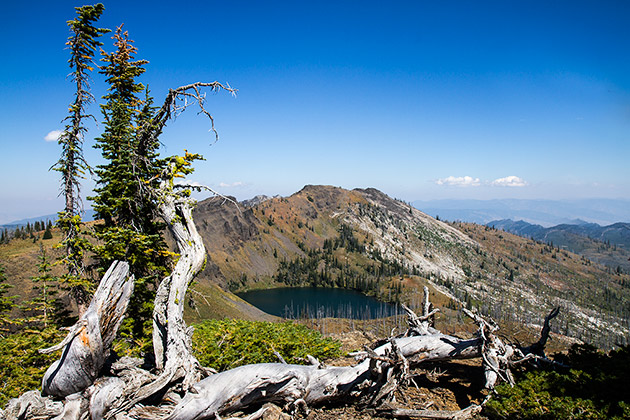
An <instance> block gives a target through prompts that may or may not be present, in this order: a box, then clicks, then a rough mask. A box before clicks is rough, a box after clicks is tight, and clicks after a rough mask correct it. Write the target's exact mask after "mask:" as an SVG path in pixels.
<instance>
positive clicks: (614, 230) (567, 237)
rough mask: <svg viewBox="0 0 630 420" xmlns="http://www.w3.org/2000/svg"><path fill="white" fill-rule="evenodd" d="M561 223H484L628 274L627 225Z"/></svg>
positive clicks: (629, 238)
mask: <svg viewBox="0 0 630 420" xmlns="http://www.w3.org/2000/svg"><path fill="white" fill-rule="evenodd" d="M580 222H581V223H579V224H561V225H557V226H552V227H548V228H545V227H543V226H540V225H534V224H530V223H527V222H524V221H522V220H518V221H513V220H509V219H508V220H495V221H492V222H489V223H487V224H486V225H487V226H492V227H494V228H495V229H500V230H504V231H506V232H510V233H513V234H515V235H519V236H524V237H527V238H533V239H535V240H537V241H541V242H545V243H553V245H554V246H556V247H559V248H563V249H566V250H568V251H571V252H575V253H576V254H580V255H584V256H585V257H587V258H588V259H590V260H591V261H595V262H598V263H600V264H604V265H606V266H609V267H611V268H613V269H614V268H616V267H621V268H622V269H624V271H630V223H614V224H611V225H608V226H600V225H598V224H597V223H585V222H583V221H580Z"/></svg>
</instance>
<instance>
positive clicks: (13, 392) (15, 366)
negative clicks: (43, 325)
mask: <svg viewBox="0 0 630 420" xmlns="http://www.w3.org/2000/svg"><path fill="white" fill-rule="evenodd" d="M65 336H66V333H65V332H63V331H59V330H57V329H56V328H48V329H46V330H43V331H28V332H21V333H17V334H12V335H9V336H8V337H2V338H0V378H2V380H0V407H4V406H5V405H6V403H7V402H8V401H9V400H10V399H11V398H16V397H18V396H20V395H21V394H23V393H24V392H26V391H30V390H33V389H41V383H42V377H43V376H44V373H45V372H46V369H48V366H50V365H51V364H52V363H53V362H54V361H55V360H57V359H58V358H59V355H60V352H59V351H57V352H54V353H51V354H40V353H39V352H38V351H37V350H39V349H43V348H46V347H51V346H53V345H55V344H58V343H60V342H61V341H62V340H63V339H64V337H65Z"/></svg>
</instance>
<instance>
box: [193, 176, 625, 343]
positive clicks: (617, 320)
mask: <svg viewBox="0 0 630 420" xmlns="http://www.w3.org/2000/svg"><path fill="white" fill-rule="evenodd" d="M221 202H222V201H221V200H220V199H209V200H205V201H204V202H201V203H199V206H198V207H197V209H196V210H195V214H194V216H195V220H196V223H197V225H198V226H199V230H200V234H201V235H202V237H204V242H205V243H206V246H207V248H208V254H209V256H210V258H209V263H208V265H207V267H206V270H207V271H206V272H204V274H203V276H205V278H207V279H208V281H216V282H218V283H219V284H221V285H222V287H225V288H228V289H231V290H243V289H247V288H252V287H270V286H274V285H279V283H282V282H287V281H288V282H292V283H290V284H291V285H300V284H311V283H313V284H322V285H324V284H326V285H327V284H332V285H335V286H336V287H363V285H364V284H367V285H368V286H369V287H368V288H367V289H365V290H367V291H368V292H369V293H375V294H377V295H378V294H379V293H380V294H381V297H383V296H385V297H386V296H388V295H389V296H402V297H403V298H415V297H414V296H412V292H411V291H410V290H411V289H405V288H404V287H403V286H405V285H409V284H416V285H417V284H418V283H417V282H415V280H413V279H418V280H419V281H422V282H427V281H428V282H430V283H431V284H432V285H433V286H434V287H435V289H436V290H440V291H441V292H443V293H444V294H445V295H447V296H451V297H452V298H456V299H457V300H458V301H460V302H462V303H463V304H465V305H467V306H469V307H476V308H478V309H479V310H481V311H482V312H484V313H486V314H489V315H491V316H493V317H495V318H497V319H512V320H514V321H518V322H521V323H523V322H524V323H531V322H534V320H537V319H538V318H539V316H540V315H539V314H540V313H541V312H545V311H547V310H549V309H550V308H551V307H553V306H562V307H563V308H564V315H563V318H562V321H561V325H562V327H561V328H562V331H563V332H564V333H567V334H569V335H572V336H574V337H578V338H580V337H581V338H585V337H586V338H588V337H596V340H598V342H599V343H604V344H605V345H607V346H609V345H611V343H614V342H616V341H618V340H622V341H623V340H624V339H625V338H624V337H627V335H628V326H627V319H628V308H627V307H626V306H627V305H625V304H624V303H623V302H624V301H627V300H628V298H630V291H629V290H628V286H630V279H629V278H628V276H626V275H623V274H618V273H611V272H608V271H606V269H605V267H603V266H600V265H598V264H596V263H593V262H591V261H589V260H587V259H585V258H584V257H581V256H579V255H576V254H573V253H570V252H568V251H566V250H563V249H559V248H555V247H551V246H549V245H548V244H541V243H537V242H534V241H531V240H529V239H525V238H521V237H518V236H515V235H512V234H510V233H506V232H503V231H499V230H496V229H492V228H489V227H487V226H481V225H475V224H469V223H446V222H444V221H440V220H436V219H434V218H432V217H430V216H428V215H427V214H425V213H423V212H421V211H420V210H418V209H415V208H414V207H413V206H411V205H410V204H409V203H405V202H402V201H400V200H395V199H393V198H390V197H389V196H387V195H386V194H384V193H382V192H381V191H378V190H376V189H373V188H365V189H360V188H359V189H354V190H344V189H341V188H338V187H332V186H315V185H307V186H305V187H304V188H302V189H301V190H300V191H298V192H296V193H294V194H292V195H291V196H288V197H276V198H273V199H269V200H265V201H263V202H261V203H259V204H257V205H254V206H252V207H249V208H245V209H241V210H238V209H236V207H234V206H233V205H231V204H223V205H220V203H221ZM383 273H386V275H383ZM309 282H311V283H309ZM318 282H320V283H318ZM361 282H363V283H361ZM414 282H415V283H414ZM344 285H345V286H344ZM401 287H402V291H401V290H400V288H401ZM414 287H417V286H414Z"/></svg>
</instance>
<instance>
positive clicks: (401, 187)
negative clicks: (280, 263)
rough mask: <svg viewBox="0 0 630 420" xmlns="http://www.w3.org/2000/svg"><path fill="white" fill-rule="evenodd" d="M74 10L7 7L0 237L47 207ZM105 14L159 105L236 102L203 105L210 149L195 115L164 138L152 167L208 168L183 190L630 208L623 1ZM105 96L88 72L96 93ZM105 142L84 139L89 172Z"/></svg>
mask: <svg viewBox="0 0 630 420" xmlns="http://www.w3.org/2000/svg"><path fill="white" fill-rule="evenodd" d="M198 3H199V4H198ZM82 4H84V3H74V2H70V1H65V0H63V1H55V2H51V1H31V2H11V3H8V2H5V4H3V6H2V16H3V18H2V20H3V22H2V25H0V43H1V46H2V54H3V58H2V62H3V65H2V66H0V91H1V92H2V94H1V96H0V123H1V124H2V130H1V131H0V148H1V149H0V150H1V155H2V157H3V159H2V165H0V176H1V177H2V179H3V180H6V181H5V182H3V183H2V184H1V185H0V223H2V222H7V221H10V220H14V219H19V218H23V217H30V216H37V215H41V214H47V213H53V212H56V211H58V210H60V209H61V207H62V201H61V200H60V199H59V198H58V197H57V195H58V192H59V177H58V174H57V173H55V172H51V171H48V168H49V167H50V166H51V165H52V164H54V162H55V161H56V160H57V159H58V158H59V153H60V148H59V146H58V145H57V144H56V142H54V141H46V140H45V137H46V135H47V134H48V133H49V132H51V131H53V130H59V129H61V128H62V127H63V124H62V123H61V120H62V119H63V118H64V117H65V116H66V112H67V107H68V104H69V103H70V101H71V100H72V94H73V86H72V83H71V82H70V81H69V80H68V79H66V75H67V74H68V72H69V68H68V67H67V59H68V51H67V50H65V49H64V47H65V46H64V43H65V41H66V38H67V37H68V34H69V33H68V28H67V26H66V21H67V20H69V19H72V18H73V17H74V6H80V5H82ZM104 4H105V8H106V10H105V13H104V15H103V18H102V19H101V21H100V25H101V26H104V27H109V28H112V29H114V28H115V27H116V26H117V25H119V24H121V23H125V29H126V30H128V31H129V36H130V38H132V39H134V40H135V43H136V46H137V47H138V49H139V53H138V57H139V58H143V59H147V60H149V61H150V63H149V64H148V66H147V72H146V73H145V75H144V76H143V77H142V79H141V81H142V82H143V83H146V84H148V85H149V87H150V88H151V90H152V93H153V94H154V96H155V98H156V101H157V102H158V103H160V102H161V101H162V98H163V97H164V95H165V94H166V92H167V90H168V88H171V87H177V86H179V85H182V84H186V83H189V82H193V81H214V80H218V81H220V82H224V83H229V84H230V85H231V86H232V87H234V88H236V89H238V94H237V96H236V97H235V98H234V97H232V96H230V95H228V94H225V93H220V94H217V95H209V98H208V103H207V107H208V109H209V110H210V111H211V112H212V114H213V115H214V117H215V121H216V128H217V130H218V131H219V134H220V137H221V138H220V140H219V142H218V143H216V144H214V145H211V143H212V141H213V138H212V136H211V135H210V133H209V132H208V128H209V126H208V122H207V121H206V120H204V119H203V118H202V117H201V116H199V115H197V114H196V112H194V110H190V111H187V112H186V113H185V114H183V115H181V116H180V117H179V118H178V119H177V120H176V121H173V122H172V123H171V124H169V127H168V128H167V130H166V131H165V133H164V135H163V138H162V140H163V143H164V148H163V150H162V153H163V154H164V155H171V154H178V153H182V151H183V149H184V148H186V149H188V150H189V151H193V152H197V153H201V154H203V155H204V156H205V157H206V159H207V160H206V161H204V162H200V163H198V164H197V166H196V167H197V171H196V173H195V174H193V176H192V179H193V180H195V181H197V182H200V183H203V184H206V185H208V186H210V187H212V188H214V189H216V190H217V191H219V192H221V193H224V194H229V195H235V196H236V197H237V198H238V199H245V198H249V197H252V196H254V195H256V194H267V195H275V194H281V195H289V194H291V193H293V192H295V191H297V190H299V189H300V188H302V186H304V185H305V184H330V185H337V186H341V187H344V188H356V187H376V188H379V189H381V190H382V191H384V192H385V193H387V194H389V195H391V196H393V197H397V198H400V199H404V200H407V201H414V200H429V199H442V198H478V199H494V198H553V199H558V198H567V199H569V198H591V197H608V198H625V199H628V198H630V165H629V164H628V160H629V159H628V157H629V156H630V54H629V53H630V51H629V49H630V25H628V24H627V22H628V20H629V18H630V3H628V2H626V1H614V2H613V1H597V2H595V1H591V2H580V1H570V2H569V1H566V2H563V1H555V2H512V1H507V2H506V1H496V2H486V1H477V2H471V1H461V2H459V1H454V2H453V1H443V2H442V1H440V2H428V1H408V2H405V1H401V2H390V3H385V2H369V1H361V2H359V1H352V2H350V1H347V2H343V1H335V2H327V1H318V2H289V1H286V2H280V1H264V2H263V1H251V2H247V1H223V2H216V1H206V2H189V1H185V0H184V1H178V2H162V1H150V2H148V1H133V2H122V1H107V2H104ZM104 41H105V43H106V45H105V46H104V48H105V49H106V50H108V51H111V50H112V46H111V41H110V39H109V36H107V37H106V38H105V39H104ZM105 89H106V86H105V85H104V83H103V79H102V77H101V76H100V75H98V74H93V93H94V95H95V96H96V97H97V98H100V97H101V96H102V95H103V94H104V92H105ZM92 112H93V113H94V114H95V115H96V116H97V117H99V118H100V111H99V109H98V107H97V106H96V105H94V106H93V108H92ZM100 130H102V126H96V125H93V126H91V127H90V132H89V134H88V136H87V138H86V140H85V154H86V157H87V159H88V161H89V162H90V163H91V164H92V165H97V164H99V163H101V161H100V157H99V151H98V150H95V149H93V148H92V145H93V144H94V142H93V138H94V137H96V136H97V135H98V134H99V133H100ZM92 185H93V182H92V181H90V180H86V182H85V186H84V194H83V196H84V197H85V196H87V195H89V190H90V189H91V187H92ZM86 205H87V206H89V202H86Z"/></svg>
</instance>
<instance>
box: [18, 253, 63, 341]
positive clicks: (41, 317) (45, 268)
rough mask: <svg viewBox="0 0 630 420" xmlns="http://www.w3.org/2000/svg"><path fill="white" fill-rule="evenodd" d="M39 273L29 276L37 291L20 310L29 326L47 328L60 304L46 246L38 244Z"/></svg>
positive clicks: (54, 321)
mask: <svg viewBox="0 0 630 420" xmlns="http://www.w3.org/2000/svg"><path fill="white" fill-rule="evenodd" d="M38 258H39V264H38V270H37V271H38V272H39V275H38V276H35V277H31V280H33V282H34V283H35V286H33V289H34V290H36V291H37V296H36V297H35V298H33V299H32V300H30V301H28V302H25V303H24V305H22V311H23V312H24V313H25V314H26V315H27V316H26V318H25V319H24V321H25V322H26V323H27V324H29V326H31V327H37V328H43V329H45V328H48V327H49V326H50V325H51V324H56V323H57V321H59V317H57V316H56V315H55V313H56V311H57V309H58V308H59V307H60V306H61V305H59V304H58V302H57V292H58V290H57V289H58V279H57V278H56V277H54V276H53V275H52V274H51V263H50V259H49V258H48V255H47V254H46V248H45V247H44V245H43V244H42V243H40V244H39V256H38Z"/></svg>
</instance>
